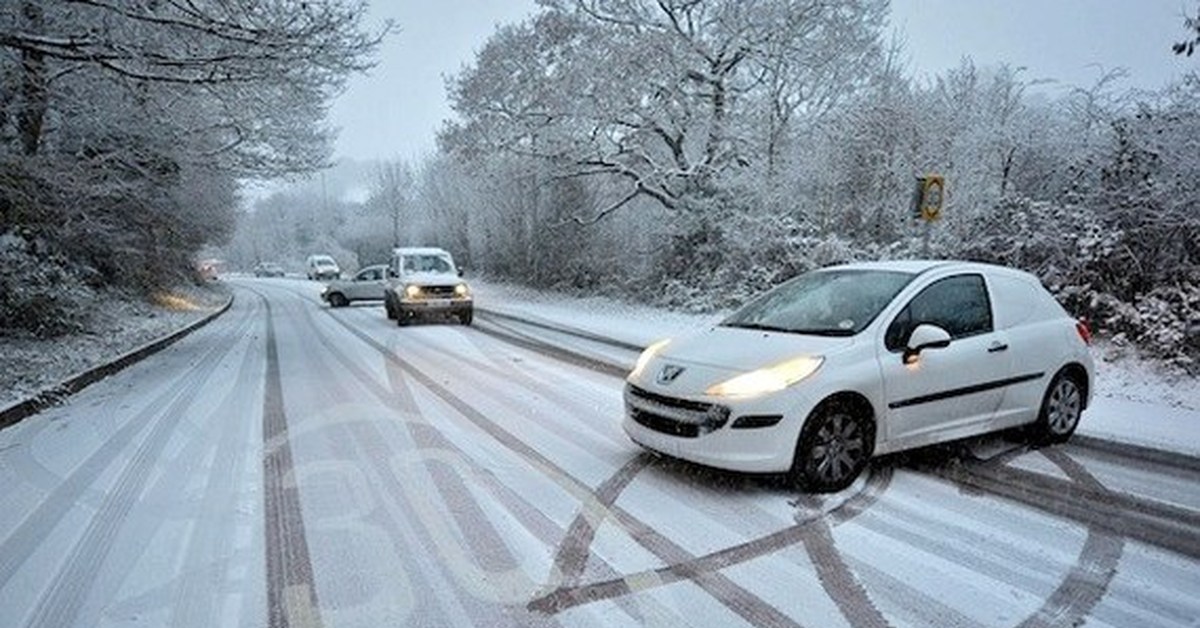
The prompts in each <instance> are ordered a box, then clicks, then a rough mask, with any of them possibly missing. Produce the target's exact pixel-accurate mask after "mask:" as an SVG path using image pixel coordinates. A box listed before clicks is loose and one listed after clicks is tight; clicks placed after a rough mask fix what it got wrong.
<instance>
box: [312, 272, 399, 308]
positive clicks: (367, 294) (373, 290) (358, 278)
mask: <svg viewBox="0 0 1200 628" xmlns="http://www.w3.org/2000/svg"><path fill="white" fill-rule="evenodd" d="M387 268H388V267H387V264H379V265H377V266H367V267H366V268H363V269H362V270H360V271H358V273H356V274H355V275H354V278H353V279H335V280H333V281H331V282H329V285H327V286H325V290H323V291H322V292H321V298H322V299H325V301H327V302H328V303H329V305H332V306H333V307H345V306H347V305H350V303H351V302H352V301H380V300H383V293H384V291H386V290H387Z"/></svg>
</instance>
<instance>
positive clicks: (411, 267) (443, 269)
mask: <svg viewBox="0 0 1200 628" xmlns="http://www.w3.org/2000/svg"><path fill="white" fill-rule="evenodd" d="M404 272H409V273H437V274H450V273H453V272H454V265H453V264H451V263H450V260H448V259H446V258H445V257H443V256H441V255H432V254H429V255H405V256H404Z"/></svg>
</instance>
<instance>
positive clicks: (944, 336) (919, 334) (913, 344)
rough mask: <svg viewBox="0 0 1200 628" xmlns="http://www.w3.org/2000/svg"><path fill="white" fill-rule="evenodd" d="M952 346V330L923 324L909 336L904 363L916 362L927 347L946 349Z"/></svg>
mask: <svg viewBox="0 0 1200 628" xmlns="http://www.w3.org/2000/svg"><path fill="white" fill-rule="evenodd" d="M949 346H950V332H948V331H946V330H944V329H942V328H941V327H938V326H937V325H929V324H921V325H917V328H916V329H914V330H913V332H912V335H910V336H909V337H908V346H906V347H905V348H904V363H905V364H916V363H917V361H918V360H919V359H920V357H921V352H922V351H924V350H926V349H945V348H946V347H949Z"/></svg>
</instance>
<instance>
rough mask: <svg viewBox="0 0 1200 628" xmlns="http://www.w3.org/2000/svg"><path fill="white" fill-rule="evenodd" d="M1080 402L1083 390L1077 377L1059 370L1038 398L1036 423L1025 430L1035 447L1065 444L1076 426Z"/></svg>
mask: <svg viewBox="0 0 1200 628" xmlns="http://www.w3.org/2000/svg"><path fill="white" fill-rule="evenodd" d="M1083 399H1084V389H1083V385H1082V384H1081V383H1080V381H1079V377H1078V375H1075V374H1073V373H1071V372H1069V371H1066V370H1063V371H1059V372H1058V373H1057V374H1056V375H1055V376H1054V379H1052V380H1050V386H1049V387H1048V388H1047V389H1046V395H1045V397H1043V398H1042V408H1041V411H1039V412H1038V418H1037V421H1035V422H1034V423H1033V425H1031V426H1030V427H1029V434H1030V440H1032V441H1033V442H1034V444H1038V445H1046V444H1050V443H1063V442H1066V441H1067V439H1069V438H1071V435H1072V434H1074V433H1075V428H1077V427H1079V419H1080V417H1081V416H1082V415H1083Z"/></svg>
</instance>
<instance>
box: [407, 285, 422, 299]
mask: <svg viewBox="0 0 1200 628" xmlns="http://www.w3.org/2000/svg"><path fill="white" fill-rule="evenodd" d="M404 296H406V297H408V298H410V299H415V298H417V297H419V296H421V286H414V285H407V286H404Z"/></svg>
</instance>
